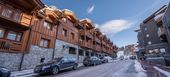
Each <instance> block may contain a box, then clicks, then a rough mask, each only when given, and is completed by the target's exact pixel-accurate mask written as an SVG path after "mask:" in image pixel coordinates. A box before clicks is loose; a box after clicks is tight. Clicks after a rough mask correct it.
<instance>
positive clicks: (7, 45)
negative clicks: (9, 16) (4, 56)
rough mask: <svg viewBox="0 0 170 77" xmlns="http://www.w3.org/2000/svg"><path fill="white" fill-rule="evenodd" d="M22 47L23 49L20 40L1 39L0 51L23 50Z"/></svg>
mask: <svg viewBox="0 0 170 77" xmlns="http://www.w3.org/2000/svg"><path fill="white" fill-rule="evenodd" d="M21 49H22V43H20V42H14V41H10V40H5V39H0V51H3V52H6V51H7V52H9V51H10V52H15V51H21Z"/></svg>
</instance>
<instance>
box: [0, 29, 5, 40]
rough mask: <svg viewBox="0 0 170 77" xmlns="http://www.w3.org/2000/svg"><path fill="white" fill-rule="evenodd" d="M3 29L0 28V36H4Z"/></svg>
mask: <svg viewBox="0 0 170 77" xmlns="http://www.w3.org/2000/svg"><path fill="white" fill-rule="evenodd" d="M4 33H5V29H2V28H0V38H3V37H4Z"/></svg>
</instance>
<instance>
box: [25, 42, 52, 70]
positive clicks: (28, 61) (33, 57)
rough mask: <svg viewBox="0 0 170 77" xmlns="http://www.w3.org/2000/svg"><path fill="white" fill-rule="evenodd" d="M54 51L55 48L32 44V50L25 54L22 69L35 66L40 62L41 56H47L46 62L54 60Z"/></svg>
mask: <svg viewBox="0 0 170 77" xmlns="http://www.w3.org/2000/svg"><path fill="white" fill-rule="evenodd" d="M52 53H53V49H47V48H42V47H39V46H34V45H32V46H31V50H30V52H29V53H28V54H25V56H24V60H23V64H22V70H24V69H32V68H34V67H35V66H36V65H37V64H39V63H40V59H41V58H45V61H44V62H47V61H49V60H52Z"/></svg>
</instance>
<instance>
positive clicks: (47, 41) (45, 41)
mask: <svg viewBox="0 0 170 77" xmlns="http://www.w3.org/2000/svg"><path fill="white" fill-rule="evenodd" d="M49 42H50V41H49V40H47V39H43V38H42V39H41V41H40V46H42V47H48V46H49Z"/></svg>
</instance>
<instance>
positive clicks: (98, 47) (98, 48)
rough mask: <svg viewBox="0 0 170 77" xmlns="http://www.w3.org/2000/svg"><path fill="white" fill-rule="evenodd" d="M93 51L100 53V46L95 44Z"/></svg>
mask: <svg viewBox="0 0 170 77" xmlns="http://www.w3.org/2000/svg"><path fill="white" fill-rule="evenodd" d="M93 49H94V50H95V51H98V52H100V51H101V46H100V45H99V44H96V45H95V46H94V47H93Z"/></svg>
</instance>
